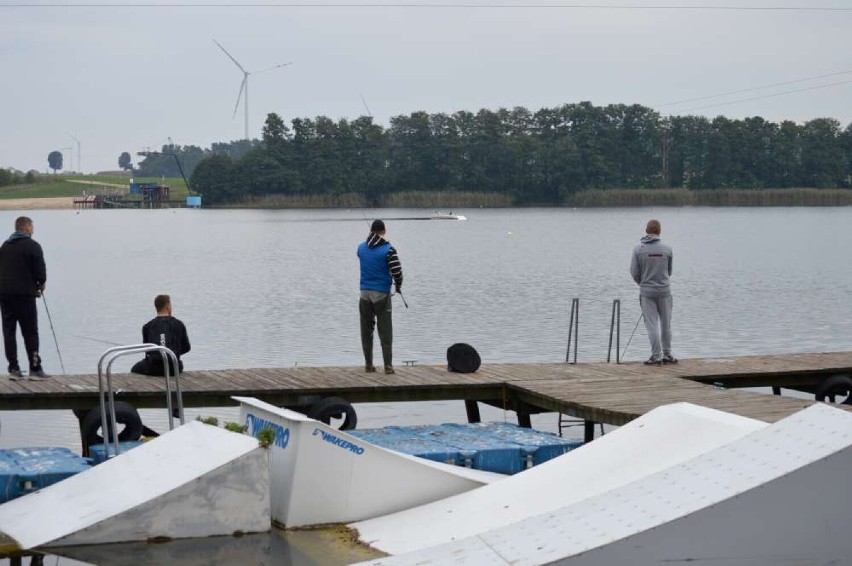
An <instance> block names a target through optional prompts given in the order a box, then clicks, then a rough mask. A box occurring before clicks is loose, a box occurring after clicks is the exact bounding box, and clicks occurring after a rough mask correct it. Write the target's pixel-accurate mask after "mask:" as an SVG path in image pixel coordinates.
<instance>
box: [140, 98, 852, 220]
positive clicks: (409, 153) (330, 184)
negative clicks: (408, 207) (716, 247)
mask: <svg viewBox="0 0 852 566" xmlns="http://www.w3.org/2000/svg"><path fill="white" fill-rule="evenodd" d="M214 147H215V146H214ZM217 149H218V151H217V152H216V153H217V155H214V152H213V151H212V150H208V151H206V156H205V157H204V158H203V159H201V160H200V161H199V163H198V168H199V169H198V170H197V173H198V176H197V177H196V175H193V181H192V185H193V187H194V188H195V189H196V190H199V191H202V192H204V193H205V196H206V197H207V200H208V202H213V203H215V202H234V201H239V200H241V199H245V198H247V197H256V196H262V195H267V194H275V193H281V194H298V195H326V196H337V195H341V194H346V193H359V194H361V195H364V196H366V197H367V200H368V201H370V202H374V203H378V202H381V201H382V199H383V198H384V197H386V196H387V195H389V194H391V193H394V192H415V193H416V192H432V191H447V192H462V191H464V192H489V193H501V194H506V195H510V196H511V197H512V199H513V201H514V202H516V203H518V204H528V203H543V204H546V203H560V202H563V201H564V200H565V198H566V197H568V196H570V195H572V194H574V193H576V192H579V191H583V190H588V189H608V188H624V189H638V188H689V189H697V190H714V189H724V188H754V189H761V188H785V187H816V188H830V187H835V188H849V187H852V125H850V126H849V127H847V128H846V129H845V130H844V129H842V128H841V125H840V123H839V122H838V121H837V120H834V119H832V118H819V119H815V120H811V121H808V122H805V123H804V124H796V123H794V122H790V121H784V122H781V123H774V122H769V121H767V120H764V119H763V118H760V117H752V118H746V119H743V120H732V119H729V118H726V117H724V116H718V117H716V118H713V119H707V118H704V117H699V116H672V117H666V118H664V117H661V116H660V115H659V114H658V113H657V112H656V111H655V110H653V109H651V108H648V107H644V106H641V105H635V104H634V105H624V104H610V105H606V106H595V105H593V104H591V103H590V102H580V103H577V104H565V105H562V106H559V107H555V108H542V109H540V110H537V111H534V112H533V111H530V110H528V109H526V108H522V107H517V108H513V109H511V110H509V109H505V108H500V109H497V110H488V109H482V110H479V111H478V112H476V113H472V112H467V111H460V112H456V113H453V114H443V113H439V114H428V113H426V112H414V113H412V114H410V115H401V116H395V117H393V118H391V120H390V124H389V126H388V127H387V128H383V127H382V126H380V125H377V124H374V123H373V120H372V118H370V117H363V116H362V117H360V118H358V119H356V120H353V121H349V120H345V119H340V120H337V121H335V120H332V119H330V118H328V117H325V116H318V117H316V118H314V119H311V118H294V119H293V120H292V121H291V122H290V125H289V127H288V125H287V124H286V123H285V122H284V120H283V119H282V118H281V117H280V116H278V115H277V114H269V115H268V117H267V120H266V123H265V125H264V128H263V139H262V141H261V142H259V143H256V144H254V145H252V146H251V147H248V148H245V147H243V149H246V151H244V152H242V153H240V154H239V155H228V159H223V158H222V157H224V156H225V155H224V153H225V152H223V151H222V148H221V147H219V148H217ZM202 153H204V152H202ZM146 161H147V160H146Z"/></svg>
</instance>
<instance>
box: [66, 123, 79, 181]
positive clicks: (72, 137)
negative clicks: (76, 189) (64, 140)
mask: <svg viewBox="0 0 852 566" xmlns="http://www.w3.org/2000/svg"><path fill="white" fill-rule="evenodd" d="M65 133H66V134H68V132H65ZM68 137H69V138H71V139H72V140H74V141H75V142H77V173H82V172H83V169H82V168H81V165H80V156H81V155H82V154H81V153H80V140H78V139H77V138H75V137H74V136H73V135H72V134H68ZM72 158H73V156H72ZM71 167H74V164H73V163H72V164H71Z"/></svg>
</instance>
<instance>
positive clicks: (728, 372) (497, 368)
mask: <svg viewBox="0 0 852 566" xmlns="http://www.w3.org/2000/svg"><path fill="white" fill-rule="evenodd" d="M836 373H847V374H852V352H831V353H809V354H789V355H775V356H747V357H739V358H730V359H694V360H682V361H681V362H680V363H679V364H676V365H665V366H645V365H643V364H641V363H625V364H606V363H583V364H576V365H575V364H563V363H556V364H547V363H534V364H486V365H483V366H482V367H481V368H480V370H479V371H477V372H476V373H473V374H459V373H451V372H448V371H447V370H446V368H445V367H443V366H412V367H399V368H397V369H396V373H395V374H392V375H386V374H384V373H382V372H381V371H379V372H377V373H365V372H364V371H363V368H362V367H360V366H358V367H298V368H250V369H229V370H202V371H190V372H186V373H184V374H182V375H181V389H182V391H183V396H184V403H185V405H186V406H190V407H191V406H194V407H202V406H221V405H232V404H233V402H232V401H231V399H230V398H231V397H232V396H253V397H257V398H259V399H262V400H265V401H268V402H270V403H273V404H277V405H304V404H305V403H310V402H311V399H316V398H319V397H324V396H328V395H341V396H343V397H345V398H347V399H348V400H349V401H351V402H354V403H365V402H388V401H427V400H455V399H467V400H480V401H495V400H501V399H504V398H506V397H511V398H512V399H515V400H517V401H520V402H523V403H527V404H529V405H532V406H533V407H538V408H540V409H545V410H551V411H558V412H562V413H566V414H568V415H572V416H576V417H579V418H583V419H586V420H590V421H595V422H603V423H609V424H614V425H621V424H624V423H626V422H629V421H630V420H632V419H634V418H636V417H638V416H639V415H641V414H644V413H645V412H647V411H649V410H651V409H653V408H654V407H656V406H659V405H662V404H665V403H672V402H678V401H687V402H690V403H696V404H699V405H704V406H707V407H713V408H716V409H721V410H724V411H728V412H731V413H735V414H738V415H743V416H748V417H752V418H757V419H760V420H763V421H767V422H774V421H776V420H779V419H781V418H783V417H785V416H788V415H789V414H792V413H794V412H796V411H798V410H800V409H802V408H804V407H806V406H808V405H809V404H811V402H810V401H807V400H800V399H794V398H789V397H777V396H770V395H765V394H759V393H753V392H747V391H737V390H736V389H731V388H739V387H756V386H769V385H782V386H813V385H814V384H816V383H819V382H820V381H821V380H822V379H824V378H825V377H827V376H828V375H833V374H836ZM112 381H113V387H114V390H115V391H116V397H117V398H118V399H122V400H124V401H127V402H129V403H131V404H133V405H134V406H137V407H140V408H143V407H163V406H165V380H164V379H163V378H157V377H145V376H138V375H133V374H116V375H113V376H112ZM707 383H709V384H713V383H719V384H722V385H723V386H724V387H725V389H720V388H717V387H714V386H713V385H705V384H707ZM97 404H98V377H97V375H91V374H88V375H73V376H56V377H54V378H52V379H50V380H46V381H11V380H8V379H0V410H16V409H19V410H26V409H86V410H88V409H91V408H92V407H94V406H96V405H97Z"/></svg>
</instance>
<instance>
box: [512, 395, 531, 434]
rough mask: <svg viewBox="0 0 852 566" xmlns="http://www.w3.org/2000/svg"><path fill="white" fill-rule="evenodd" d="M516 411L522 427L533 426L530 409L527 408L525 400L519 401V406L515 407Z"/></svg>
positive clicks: (519, 424)
mask: <svg viewBox="0 0 852 566" xmlns="http://www.w3.org/2000/svg"><path fill="white" fill-rule="evenodd" d="M515 412H517V413H518V426H519V427H521V428H532V421H530V411H529V409H528V408H527V404H526V403H524V402H523V401H518V406H517V408H516V409H515Z"/></svg>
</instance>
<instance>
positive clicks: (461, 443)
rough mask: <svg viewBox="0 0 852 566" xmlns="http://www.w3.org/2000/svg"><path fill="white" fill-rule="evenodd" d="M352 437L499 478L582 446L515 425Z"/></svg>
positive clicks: (399, 429) (393, 430)
mask: <svg viewBox="0 0 852 566" xmlns="http://www.w3.org/2000/svg"><path fill="white" fill-rule="evenodd" d="M350 434H352V435H353V436H355V437H356V438H360V439H362V440H366V441H367V442H370V443H372V444H375V445H376V446H382V447H384V448H388V449H390V450H396V451H397V452H403V453H405V454H411V455H412V456H418V457H420V458H425V459H427V460H433V461H435V462H443V463H445V464H452V465H455V466H466V467H468V468H474V469H477V470H485V471H488V472H495V473H498V474H516V473H518V472H521V471H523V470H527V469H529V468H532V467H533V466H535V465H537V464H543V463H544V462H547V461H548V460H551V459H553V458H556V457H557V456H561V455H562V454H565V453H567V452H569V451H570V450H573V449H574V448H577V447H579V446H582V444H583V443H582V442H580V441H578V440H568V439H565V438H560V437H559V436H556V435H555V434H551V433H547V432H540V431H537V430H532V429H528V428H522V427H519V426H516V425H513V424H510V423H476V424H456V423H452V424H442V425H424V426H388V427H384V428H377V429H365V430H353V431H350Z"/></svg>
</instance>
